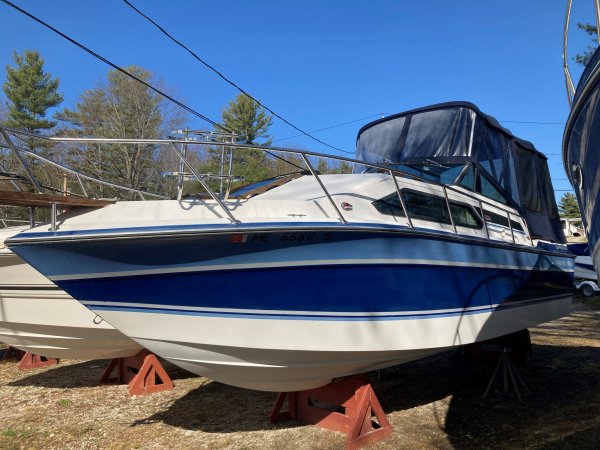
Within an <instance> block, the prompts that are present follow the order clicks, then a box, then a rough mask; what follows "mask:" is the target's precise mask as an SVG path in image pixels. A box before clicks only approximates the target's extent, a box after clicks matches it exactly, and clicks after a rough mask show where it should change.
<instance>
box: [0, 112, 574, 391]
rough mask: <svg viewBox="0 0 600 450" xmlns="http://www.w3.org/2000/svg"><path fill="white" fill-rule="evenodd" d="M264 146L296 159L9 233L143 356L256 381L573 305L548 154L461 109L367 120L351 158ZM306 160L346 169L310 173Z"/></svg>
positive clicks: (285, 378)
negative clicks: (226, 187)
mask: <svg viewBox="0 0 600 450" xmlns="http://www.w3.org/2000/svg"><path fill="white" fill-rule="evenodd" d="M138 142H141V141H138ZM227 145H228V146H230V147H234V148H235V151H245V149H246V147H248V146H244V145H239V144H238V145H236V144H227ZM261 150H268V151H269V152H271V153H273V152H275V153H278V154H279V155H280V156H281V157H285V156H286V155H287V156H289V155H290V154H292V155H294V156H295V157H296V158H297V159H296V161H298V160H300V161H302V160H303V161H304V162H305V164H306V167H307V169H308V170H307V171H306V173H304V174H296V175H294V176H289V177H280V178H277V179H273V180H271V182H268V183H261V184H260V185H259V186H257V188H256V189H251V188H248V189H244V190H240V191H238V193H237V194H236V192H235V191H234V192H233V193H232V194H230V195H228V196H223V197H222V198H221V197H219V196H218V195H216V193H215V192H212V191H211V190H210V187H209V186H208V185H207V184H206V183H204V185H205V186H206V189H207V191H209V194H210V196H209V198H204V197H203V196H199V197H194V198H184V199H182V200H164V201H145V202H125V201H124V202H117V203H116V204H113V205H109V206H106V207H103V208H99V209H95V210H89V209H87V210H85V211H82V212H78V211H77V210H75V209H72V210H71V211H69V212H67V213H65V214H62V215H60V216H58V218H57V220H56V225H57V226H56V227H55V228H54V229H50V230H49V227H48V225H45V226H41V227H37V228H34V229H31V230H28V231H26V232H23V233H21V234H19V235H17V236H15V237H13V238H12V239H10V240H8V241H7V245H8V246H9V247H10V248H11V250H12V251H14V252H15V253H17V254H18V255H19V256H20V257H22V258H23V259H24V260H26V261H27V262H29V263H30V264H31V265H33V266H34V267H35V268H36V269H37V270H39V271H40V272H42V273H43V274H44V275H46V276H47V277H48V278H50V279H51V280H52V281H53V282H55V283H56V284H57V285H58V286H60V287H61V288H62V289H64V290H65V291H67V292H68V293H69V294H70V295H72V296H73V297H75V298H76V299H78V300H79V301H81V302H82V303H83V304H84V305H85V306H87V307H88V308H90V309H91V310H92V311H94V312H95V313H97V314H99V315H100V316H102V317H103V318H104V319H105V320H107V321H108V322H109V323H111V324H112V325H113V326H115V327H116V328H117V329H119V330H120V331H122V332H123V333H124V334H126V335H127V336H129V337H131V338H132V339H134V340H135V341H137V342H138V343H140V344H141V345H142V346H143V347H145V348H147V349H149V350H150V351H152V352H154V353H156V354H158V355H160V356H162V357H163V358H165V359H167V360H169V361H171V362H173V363H174V364H177V365H179V366H181V367H183V368H185V369H187V370H190V371H191V372H194V373H197V374H200V375H203V376H206V377H209V378H212V379H214V380H216V381H220V382H223V383H227V384H231V385H235V386H241V387H245V388H251V389H259V390H266V391H295V390H303V389H309V388H314V387H318V386H322V385H325V384H327V383H329V382H330V381H331V380H332V379H335V378H337V377H342V376H345V375H350V374H355V373H362V372H366V371H370V370H374V369H378V368H383V367H387V366H392V365H396V364H399V363H403V362H407V361H410V360H414V359H417V358H420V357H424V356H427V355H430V354H433V353H437V352H440V351H443V350H445V349H447V348H450V347H453V346H459V345H463V344H469V343H472V342H476V341H480V340H484V339H490V338H494V337H497V336H501V335H505V334H508V333H511V332H515V331H518V330H521V329H524V328H527V327H530V326H533V325H536V324H539V323H542V322H546V321H550V320H553V319H556V318H559V317H561V316H564V315H567V314H568V313H569V308H570V303H571V296H572V289H573V288H572V286H573V256H572V255H571V254H570V253H569V252H568V251H567V249H566V247H565V246H564V245H563V244H564V236H563V235H562V230H561V227H560V222H559V217H558V211H557V208H556V205H555V203H554V197H553V193H552V186H551V184H550V178H549V175H548V168H547V165H546V158H545V157H544V156H543V155H542V154H541V153H539V152H538V151H537V150H536V149H535V148H534V147H533V146H532V145H531V144H530V143H528V142H526V141H523V140H520V139H518V138H516V137H514V136H513V135H512V134H511V133H510V132H509V131H508V130H506V129H504V128H502V127H501V126H500V125H499V124H498V123H497V122H496V121H495V120H494V119H493V118H491V117H490V116H487V115H485V114H483V113H481V112H480V111H479V110H478V109H477V108H476V107H475V106H474V105H472V104H469V103H463V102H458V103H447V104H442V105H436V106H432V107H428V108H423V109H419V110H413V111H408V112H406V113H402V114H398V115H395V116H391V117H388V118H385V119H382V120H379V121H376V122H373V123H371V124H369V125H367V126H366V127H364V128H363V129H362V130H361V131H360V132H359V135H358V142H357V159H356V160H348V159H345V158H333V157H330V156H327V155H318V154H315V153H311V152H305V151H293V150H289V149H277V148H275V149H274V148H269V149H261ZM316 158H330V159H331V158H333V159H334V160H337V161H339V160H342V161H346V162H349V163H352V164H355V167H356V170H355V173H351V174H319V173H318V172H317V171H316V170H314V168H313V166H314V163H315V160H316ZM234 172H235V169H234ZM199 179H202V178H201V177H199Z"/></svg>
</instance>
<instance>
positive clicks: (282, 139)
mask: <svg viewBox="0 0 600 450" xmlns="http://www.w3.org/2000/svg"><path fill="white" fill-rule="evenodd" d="M383 116H385V114H383V113H380V114H372V115H370V116H366V117H361V118H360V119H355V120H351V121H349V122H343V123H338V124H336V125H331V126H330V127H326V128H320V129H318V130H313V131H310V133H319V132H320V131H325V130H331V129H332V128H337V127H341V126H344V125H349V124H351V123H356V122H361V121H363V120H367V119H370V118H372V117H383ZM301 136H304V135H303V134H297V135H295V136H289V137H285V138H281V139H275V140H274V141H273V142H280V141H287V140H288V139H294V138H297V137H301Z"/></svg>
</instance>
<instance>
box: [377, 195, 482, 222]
mask: <svg viewBox="0 0 600 450" xmlns="http://www.w3.org/2000/svg"><path fill="white" fill-rule="evenodd" d="M402 199H403V200H404V204H405V205H406V208H407V209H408V213H409V215H410V218H411V219H419V220H429V221H432V222H439V223H444V224H451V223H452V222H451V221H450V216H449V214H448V207H447V206H446V200H445V199H444V198H443V197H440V196H437V195H431V194H424V193H422V192H416V191H410V190H403V191H402ZM373 206H374V207H375V209H377V211H379V212H380V213H381V214H385V215H391V216H397V217H404V211H403V210H402V205H401V203H400V200H399V198H398V194H397V193H395V192H394V193H392V194H390V195H387V196H385V197H383V198H381V199H379V200H375V201H374V202H373ZM450 210H451V211H452V219H453V220H454V224H455V225H456V226H458V227H466V228H478V229H479V228H481V227H482V226H483V223H482V222H481V219H480V218H479V216H478V215H477V214H476V213H475V211H474V210H473V208H472V207H471V206H469V205H466V204H462V203H457V202H450Z"/></svg>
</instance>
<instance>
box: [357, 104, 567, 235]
mask: <svg viewBox="0 0 600 450" xmlns="http://www.w3.org/2000/svg"><path fill="white" fill-rule="evenodd" d="M356 159H358V160H363V161H366V162H370V163H378V164H390V165H400V164H425V163H431V162H434V163H440V164H443V163H472V164H473V165H474V166H476V167H477V170H480V171H482V172H484V173H485V174H486V176H487V178H489V179H490V180H491V181H492V182H493V184H494V185H495V187H496V188H497V189H498V190H499V191H500V192H501V193H502V194H503V195H504V196H505V197H506V199H507V200H508V201H509V202H510V203H511V205H512V206H514V207H515V208H517V209H518V210H519V211H520V212H521V214H522V215H523V216H524V217H525V219H526V220H527V223H528V226H529V229H530V232H531V234H532V237H537V238H541V239H547V240H550V241H554V242H565V238H564V234H563V231H562V227H561V225H560V220H559V215H558V209H557V207H556V201H555V200H554V189H553V187H552V182H551V181H550V172H549V170H548V164H547V158H546V156H545V155H544V154H543V153H541V152H539V151H538V150H537V149H536V148H535V147H534V145H533V144H532V143H531V142H529V141H526V140H523V139H520V138H518V137H516V136H514V135H513V134H512V133H511V132H510V131H509V130H507V129H506V128H504V127H502V126H501V125H500V124H499V123H498V121H497V120H496V119H494V118H493V117H492V116H489V115H487V114H484V113H482V112H481V111H480V110H479V108H478V107H477V106H475V105H474V104H472V103H469V102H449V103H441V104H437V105H432V106H427V107H424V108H419V109H413V110H410V111H406V112H403V113H400V114H394V115H392V116H389V117H385V118H383V119H379V120H376V121H374V122H371V123H369V124H367V125H365V126H364V127H362V128H361V129H360V130H359V132H358V137H357V142H356Z"/></svg>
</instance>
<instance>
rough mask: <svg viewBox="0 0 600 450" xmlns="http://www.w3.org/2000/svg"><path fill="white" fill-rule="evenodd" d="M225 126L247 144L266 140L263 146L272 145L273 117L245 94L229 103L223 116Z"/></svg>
mask: <svg viewBox="0 0 600 450" xmlns="http://www.w3.org/2000/svg"><path fill="white" fill-rule="evenodd" d="M221 117H222V120H223V126H224V127H225V128H227V129H228V130H231V131H233V132H234V133H236V134H237V135H238V136H239V138H240V139H242V140H243V142H245V143H246V144H257V142H256V141H257V140H258V139H261V138H263V139H265V141H264V142H262V143H261V145H271V139H270V136H269V134H268V131H269V127H270V126H271V124H272V120H271V119H272V117H271V116H270V115H267V113H266V112H265V110H264V108H262V107H261V106H259V104H258V103H256V102H255V101H254V100H252V99H251V98H250V97H248V96H247V95H245V94H239V95H238V96H237V97H236V98H235V100H232V101H230V102H229V105H228V106H227V108H225V109H224V110H223V112H222V114H221Z"/></svg>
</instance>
